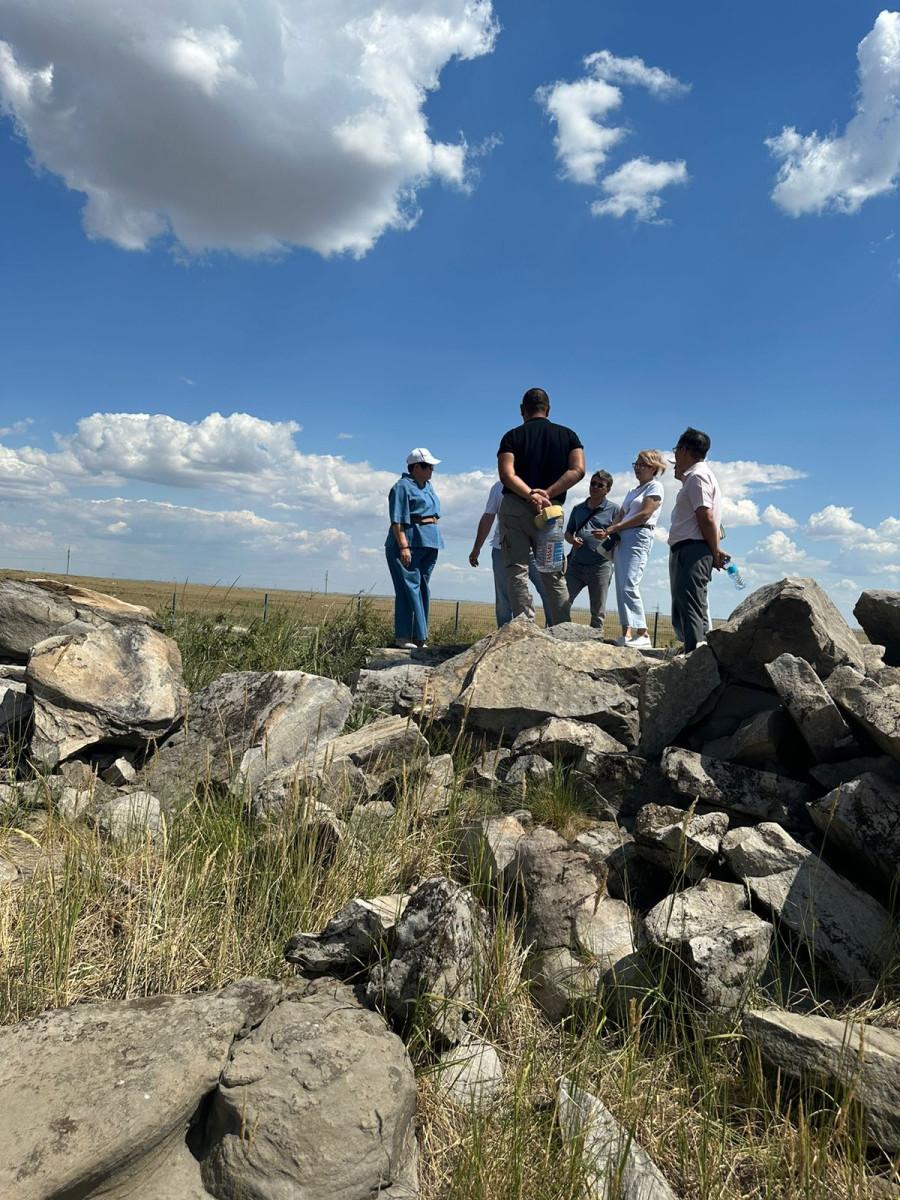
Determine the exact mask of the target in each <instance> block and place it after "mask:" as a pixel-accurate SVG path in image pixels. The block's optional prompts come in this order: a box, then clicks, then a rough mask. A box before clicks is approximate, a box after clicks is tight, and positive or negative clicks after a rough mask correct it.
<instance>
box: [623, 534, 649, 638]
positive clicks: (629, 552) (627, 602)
mask: <svg viewBox="0 0 900 1200" xmlns="http://www.w3.org/2000/svg"><path fill="white" fill-rule="evenodd" d="M652 546H653V530H652V529H647V528H646V526H645V527H643V528H642V529H623V530H622V540H621V542H619V544H618V546H616V552H615V554H614V555H613V566H614V567H615V568H616V570H615V575H614V578H615V581H616V604H617V605H618V608H619V620H620V621H621V623H622V628H623V629H626V628H628V629H631V630H635V629H646V628H647V618H646V617H645V616H644V602H643V600H642V599H641V593H640V591H639V590H638V587H639V584H640V582H641V576H642V575H643V574H644V567H645V566H646V565H647V559H648V558H649V557H650V550H651V547H652Z"/></svg>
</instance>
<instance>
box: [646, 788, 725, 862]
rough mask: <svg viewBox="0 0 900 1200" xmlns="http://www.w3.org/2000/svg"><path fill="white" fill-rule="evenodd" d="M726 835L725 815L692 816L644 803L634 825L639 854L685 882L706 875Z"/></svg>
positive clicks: (677, 810)
mask: <svg viewBox="0 0 900 1200" xmlns="http://www.w3.org/2000/svg"><path fill="white" fill-rule="evenodd" d="M727 832H728V816H727V814H726V813H722V812H711V813H692V812H690V811H688V812H685V811H684V809H681V808H672V807H669V806H667V805H660V804H645V805H644V807H643V808H642V809H641V810H640V811H639V812H638V814H637V819H636V820H635V823H634V840H635V845H636V846H637V851H638V854H640V855H641V857H642V858H646V859H647V861H648V862H651V863H654V864H655V865H656V866H658V867H663V868H664V869H665V870H667V871H669V872H670V874H672V875H681V874H683V875H684V877H685V878H686V879H701V878H702V877H703V876H704V875H705V874H706V873H707V870H708V868H709V865H710V863H713V862H715V860H716V859H717V858H718V857H719V850H720V847H721V844H722V838H723V837H724V836H725V834H726V833H727Z"/></svg>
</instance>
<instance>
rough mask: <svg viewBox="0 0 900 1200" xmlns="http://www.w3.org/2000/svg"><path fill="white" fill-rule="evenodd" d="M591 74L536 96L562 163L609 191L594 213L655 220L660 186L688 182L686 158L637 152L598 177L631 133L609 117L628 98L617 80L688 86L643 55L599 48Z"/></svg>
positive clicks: (678, 90)
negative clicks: (620, 54)
mask: <svg viewBox="0 0 900 1200" xmlns="http://www.w3.org/2000/svg"><path fill="white" fill-rule="evenodd" d="M584 66H585V69H586V70H587V71H588V75H587V76H586V77H584V78H582V79H576V80H575V81H574V82H564V81H558V82H556V83H553V84H546V85H545V86H543V87H540V88H538V90H537V92H536V93H535V98H536V99H537V100H538V102H539V103H540V104H541V105H542V106H543V108H544V110H545V112H546V113H547V115H548V116H549V117H550V119H551V120H552V121H553V122H554V123H555V125H556V134H555V136H554V138H553V144H554V146H555V147H556V156H557V158H558V159H559V161H560V162H561V163H562V171H561V174H562V176H563V178H565V179H570V180H571V181H572V182H573V183H579V184H585V185H588V186H597V185H599V187H600V188H601V189H602V191H603V192H604V196H603V197H602V198H600V199H598V200H595V201H594V203H593V204H592V205H591V212H592V213H593V214H594V216H615V217H623V216H625V215H626V214H627V213H633V214H634V217H635V220H637V221H655V220H656V216H657V213H658V211H659V208H660V205H661V204H662V198H661V197H660V196H659V194H658V193H659V192H660V191H661V190H662V188H664V187H667V186H668V185H669V184H672V183H686V182H687V179H688V174H687V167H686V165H685V163H684V162H651V161H650V160H649V159H648V158H645V157H640V158H633V159H631V160H630V161H628V162H626V163H623V164H622V165H621V166H620V167H619V168H618V169H617V170H615V171H613V172H611V173H610V174H609V175H606V176H605V177H604V178H602V179H598V176H599V174H600V171H601V168H603V167H604V166H605V165H606V161H607V158H608V157H609V154H610V152H611V151H612V150H613V149H614V148H615V147H616V146H617V145H618V144H619V143H620V142H621V141H622V140H623V138H625V136H626V135H627V133H628V130H627V129H626V128H625V127H624V126H622V125H611V124H607V123H606V119H607V117H609V116H610V115H611V114H612V113H613V112H615V111H616V109H618V108H619V107H620V106H621V104H622V90H621V88H618V87H616V86H615V84H616V83H623V84H630V85H637V86H640V87H644V88H647V89H648V90H649V91H650V92H651V94H652V95H655V96H658V97H660V98H666V97H671V96H677V95H683V94H684V93H685V92H686V91H688V86H689V85H685V84H683V83H681V82H679V80H677V79H676V78H675V77H674V76H673V75H669V74H668V73H667V72H666V71H663V70H662V69H661V68H660V67H648V66H647V64H646V63H645V62H644V61H643V59H640V58H618V57H617V56H616V55H614V54H611V53H610V51H609V50H599V51H597V52H596V53H595V54H589V55H588V56H587V57H586V58H585V59H584Z"/></svg>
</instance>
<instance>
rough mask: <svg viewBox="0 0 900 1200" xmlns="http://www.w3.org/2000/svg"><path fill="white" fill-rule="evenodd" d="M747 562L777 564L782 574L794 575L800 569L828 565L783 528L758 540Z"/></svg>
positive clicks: (809, 569)
mask: <svg viewBox="0 0 900 1200" xmlns="http://www.w3.org/2000/svg"><path fill="white" fill-rule="evenodd" d="M747 562H750V563H758V564H762V565H766V566H777V567H778V568H779V570H780V571H781V573H782V574H785V573H788V574H793V575H796V574H798V573H799V572H800V570H803V571H812V570H816V569H817V568H819V567H826V566H828V563H827V561H826V560H825V559H820V558H813V557H812V555H810V554H808V553H807V552H806V551H805V550H802V549H801V548H800V547H799V546H798V545H797V543H796V542H792V541H791V539H790V538H789V537H788V535H787V534H786V533H784V532H783V531H782V530H776V531H775V532H774V533H770V534H769V535H768V536H767V537H764V538H763V539H762V541H761V542H757V544H756V545H755V546H754V547H753V549H752V550H750V551H749V552H748V554H747Z"/></svg>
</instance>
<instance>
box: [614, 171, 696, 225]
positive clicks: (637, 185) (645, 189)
mask: <svg viewBox="0 0 900 1200" xmlns="http://www.w3.org/2000/svg"><path fill="white" fill-rule="evenodd" d="M687 181H688V173H687V164H686V163H685V162H684V161H683V160H680V161H679V162H651V161H650V159H649V158H633V159H631V161H630V162H627V163H623V164H622V166H621V167H619V168H618V170H616V171H613V172H612V173H611V174H610V175H607V176H606V177H605V178H604V179H603V180H602V181H601V183H600V186H601V187H602V189H603V191H604V192H606V193H607V199H605V200H595V201H594V203H593V204H592V205H591V212H592V213H593V214H594V216H595V217H602V216H609V217H624V216H626V215H627V214H628V213H634V216H635V220H637V221H655V220H656V219H657V214H658V212H659V210H660V207H661V206H662V203H663V198H662V196H660V194H659V193H660V192H661V191H662V189H663V188H664V187H668V186H669V185H670V184H672V183H687Z"/></svg>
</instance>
